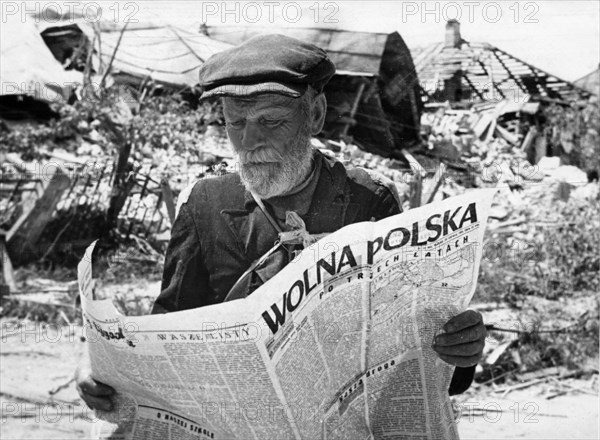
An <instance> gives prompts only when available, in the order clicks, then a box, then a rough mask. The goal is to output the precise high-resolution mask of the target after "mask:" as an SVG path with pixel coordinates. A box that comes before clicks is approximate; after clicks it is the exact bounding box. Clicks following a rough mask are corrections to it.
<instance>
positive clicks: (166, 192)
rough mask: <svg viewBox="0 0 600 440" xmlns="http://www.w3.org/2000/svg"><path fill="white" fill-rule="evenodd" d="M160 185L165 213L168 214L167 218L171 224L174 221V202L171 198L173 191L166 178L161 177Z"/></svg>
mask: <svg viewBox="0 0 600 440" xmlns="http://www.w3.org/2000/svg"><path fill="white" fill-rule="evenodd" d="M160 186H161V188H162V195H163V196H162V198H163V200H164V201H165V206H166V207H167V213H168V214H169V220H170V221H171V224H173V222H174V221H175V202H174V199H173V191H172V190H171V187H170V186H169V182H168V181H167V179H162V181H161V182H160Z"/></svg>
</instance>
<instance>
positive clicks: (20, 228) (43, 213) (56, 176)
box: [6, 167, 71, 261]
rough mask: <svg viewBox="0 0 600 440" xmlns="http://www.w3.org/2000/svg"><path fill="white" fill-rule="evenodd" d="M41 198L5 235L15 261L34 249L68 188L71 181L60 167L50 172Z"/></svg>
mask: <svg viewBox="0 0 600 440" xmlns="http://www.w3.org/2000/svg"><path fill="white" fill-rule="evenodd" d="M47 177H49V183H48V185H47V186H46V188H45V189H44V193H43V194H42V196H41V197H40V198H39V199H37V200H36V202H35V205H34V207H33V209H32V210H31V211H29V213H27V214H26V216H25V217H24V218H23V217H22V218H20V219H19V221H17V223H16V224H15V225H13V227H12V228H11V230H10V231H8V233H7V234H6V242H7V248H8V250H9V252H10V255H11V256H12V257H13V259H14V260H15V261H21V260H22V258H21V257H23V256H24V255H26V254H27V253H28V252H30V251H31V250H33V249H35V245H36V243H37V242H38V240H39V238H40V236H41V235H42V232H43V231H44V228H45V227H46V225H47V224H48V222H49V221H50V219H51V218H52V215H53V214H54V210H55V209H56V205H57V204H58V202H59V200H60V197H61V195H62V193H63V192H64V191H65V190H66V189H67V188H68V187H69V185H70V183H71V180H70V179H69V177H68V176H67V175H66V174H64V173H63V172H62V170H61V168H60V167H56V168H54V169H53V170H52V176H51V177H50V176H47Z"/></svg>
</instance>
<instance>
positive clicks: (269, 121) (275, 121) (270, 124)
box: [262, 119, 283, 127]
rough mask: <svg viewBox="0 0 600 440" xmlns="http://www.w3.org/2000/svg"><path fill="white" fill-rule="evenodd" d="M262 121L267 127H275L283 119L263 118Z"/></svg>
mask: <svg viewBox="0 0 600 440" xmlns="http://www.w3.org/2000/svg"><path fill="white" fill-rule="evenodd" d="M262 122H263V124H264V125H266V126H267V127H277V126H278V125H280V124H281V123H282V122H283V120H281V119H263V121H262Z"/></svg>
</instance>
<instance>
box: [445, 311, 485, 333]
mask: <svg viewBox="0 0 600 440" xmlns="http://www.w3.org/2000/svg"><path fill="white" fill-rule="evenodd" d="M480 322H483V316H481V313H479V312H476V311H475V310H467V311H465V312H462V313H461V314H459V315H456V316H455V317H453V318H451V319H450V320H449V321H448V322H447V323H446V324H444V331H445V332H446V333H454V332H457V331H459V330H462V329H464V328H469V327H472V326H474V325H477V324H479V323H480Z"/></svg>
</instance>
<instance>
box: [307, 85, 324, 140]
mask: <svg viewBox="0 0 600 440" xmlns="http://www.w3.org/2000/svg"><path fill="white" fill-rule="evenodd" d="M326 113H327V99H326V98H325V93H323V92H321V93H319V94H318V95H317V96H315V97H314V99H313V108H312V122H311V132H310V134H311V135H313V136H316V135H317V134H319V133H320V132H321V130H322V129H323V125H325V114H326Z"/></svg>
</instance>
